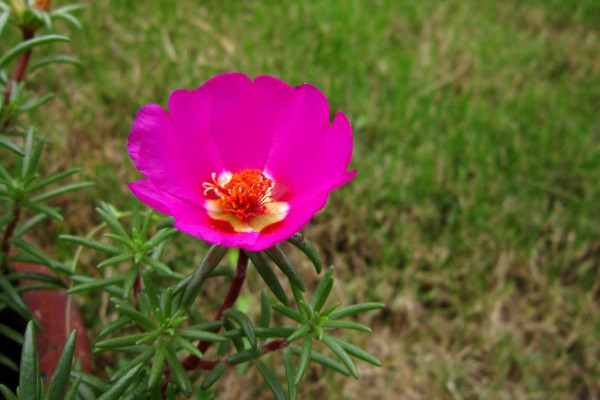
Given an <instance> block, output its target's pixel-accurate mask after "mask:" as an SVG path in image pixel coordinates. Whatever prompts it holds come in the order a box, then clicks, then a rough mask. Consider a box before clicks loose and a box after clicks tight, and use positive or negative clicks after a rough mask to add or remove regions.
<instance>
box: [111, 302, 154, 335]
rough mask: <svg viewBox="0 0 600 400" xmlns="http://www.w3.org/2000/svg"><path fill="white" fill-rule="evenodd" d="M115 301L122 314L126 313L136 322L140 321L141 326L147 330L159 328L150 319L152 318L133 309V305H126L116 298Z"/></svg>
mask: <svg viewBox="0 0 600 400" xmlns="http://www.w3.org/2000/svg"><path fill="white" fill-rule="evenodd" d="M112 300H113V302H114V303H116V308H117V310H118V311H119V313H121V314H122V315H125V316H127V317H129V318H131V319H132V320H134V321H135V322H137V323H138V325H140V326H141V327H143V328H144V329H145V330H146V331H152V330H154V329H155V328H157V324H156V323H155V322H153V321H152V320H150V318H148V317H146V316H145V315H143V314H142V313H140V312H139V311H137V310H135V309H133V308H132V307H131V306H129V305H126V304H124V303H121V302H118V301H116V299H114V298H113V299H112Z"/></svg>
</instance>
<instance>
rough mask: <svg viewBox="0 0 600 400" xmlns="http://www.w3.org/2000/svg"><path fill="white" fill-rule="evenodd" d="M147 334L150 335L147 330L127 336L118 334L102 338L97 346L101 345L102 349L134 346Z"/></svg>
mask: <svg viewBox="0 0 600 400" xmlns="http://www.w3.org/2000/svg"><path fill="white" fill-rule="evenodd" d="M147 335H148V333H147V332H143V333H134V334H132V335H127V336H118V337H116V338H112V339H106V340H102V341H100V342H98V343H96V347H99V348H102V349H116V348H119V347H125V346H133V345H134V344H138V343H137V342H138V340H140V339H143V338H144V337H146V336H147Z"/></svg>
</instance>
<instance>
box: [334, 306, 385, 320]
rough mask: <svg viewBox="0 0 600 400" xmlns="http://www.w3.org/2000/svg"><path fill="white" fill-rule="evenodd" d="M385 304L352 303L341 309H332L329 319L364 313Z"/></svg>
mask: <svg viewBox="0 0 600 400" xmlns="http://www.w3.org/2000/svg"><path fill="white" fill-rule="evenodd" d="M384 307H385V304H383V303H362V304H354V305H351V306H348V307H344V308H342V309H341V310H337V311H334V312H333V313H331V315H330V316H329V319H330V320H332V319H342V318H345V317H349V316H351V315H355V314H359V313H364V312H368V311H373V310H379V309H381V308H384Z"/></svg>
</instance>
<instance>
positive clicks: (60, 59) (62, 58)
mask: <svg viewBox="0 0 600 400" xmlns="http://www.w3.org/2000/svg"><path fill="white" fill-rule="evenodd" d="M50 64H72V65H75V66H77V67H83V63H82V62H81V61H80V60H79V59H78V58H76V57H73V56H69V55H66V54H58V55H54V56H48V57H41V58H39V59H38V60H36V61H35V62H33V63H31V65H30V66H29V68H27V71H28V72H33V71H35V70H36V69H38V68H41V67H45V66H46V65H50Z"/></svg>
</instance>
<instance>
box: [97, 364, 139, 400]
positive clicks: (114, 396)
mask: <svg viewBox="0 0 600 400" xmlns="http://www.w3.org/2000/svg"><path fill="white" fill-rule="evenodd" d="M142 367H143V366H142V365H141V364H139V365H136V366H135V367H133V368H131V369H130V370H129V371H127V373H126V374H125V375H123V377H122V378H121V379H119V380H118V381H117V382H115V383H114V384H112V385H111V386H110V387H109V388H108V390H107V391H106V392H104V394H102V396H100V397H99V398H98V400H119V399H120V398H121V396H122V395H123V394H124V393H125V392H126V391H127V389H128V388H129V386H130V385H131V384H132V383H133V382H134V381H135V379H136V377H137V374H138V372H140V370H141V369H142Z"/></svg>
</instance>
